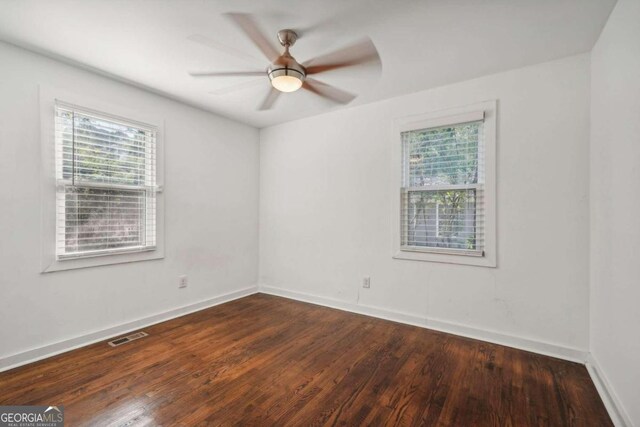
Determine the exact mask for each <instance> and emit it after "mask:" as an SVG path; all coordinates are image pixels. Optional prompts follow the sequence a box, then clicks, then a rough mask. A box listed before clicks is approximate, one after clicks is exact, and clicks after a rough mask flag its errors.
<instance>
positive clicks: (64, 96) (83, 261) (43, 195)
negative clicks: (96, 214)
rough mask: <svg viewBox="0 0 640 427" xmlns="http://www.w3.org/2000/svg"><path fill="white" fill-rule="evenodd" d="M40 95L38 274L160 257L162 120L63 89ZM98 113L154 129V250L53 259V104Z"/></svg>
mask: <svg viewBox="0 0 640 427" xmlns="http://www.w3.org/2000/svg"><path fill="white" fill-rule="evenodd" d="M39 93H40V132H41V133H40V143H41V149H40V155H41V168H40V199H41V208H42V209H41V212H42V218H41V227H42V232H41V239H42V241H41V271H42V272H43V273H48V272H54V271H61V270H72V269H77V268H87V267H97V266H102V265H111V264H121V263H129V262H136V261H147V260H154V259H161V258H164V194H163V192H162V189H163V188H164V120H163V119H162V118H161V117H158V116H154V115H153V114H148V113H146V112H145V113H140V112H139V111H137V110H133V109H131V108H129V107H127V106H123V105H116V104H113V103H110V102H108V101H104V100H101V99H97V98H96V97H94V96H88V95H84V94H79V93H75V92H70V91H68V90H64V89H58V88H51V87H46V86H42V85H41V86H39ZM56 100H58V101H62V102H64V103H66V104H71V105H77V106H79V107H82V108H85V109H89V110H94V111H101V112H104V113H107V114H110V115H113V116H119V117H124V118H127V119H130V120H132V121H136V122H140V123H147V124H149V125H153V126H154V127H156V129H157V134H156V183H157V187H158V189H159V191H158V193H157V194H156V248H155V249H154V250H145V251H129V252H121V253H114V254H105V255H100V256H88V257H79V258H67V259H60V260H59V259H57V258H56V248H55V245H56V242H55V236H56V174H55V137H54V135H55V132H54V126H55V117H54V114H55V102H56Z"/></svg>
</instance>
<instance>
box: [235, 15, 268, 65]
mask: <svg viewBox="0 0 640 427" xmlns="http://www.w3.org/2000/svg"><path fill="white" fill-rule="evenodd" d="M227 15H228V16H229V18H231V20H232V21H233V22H234V23H235V24H236V25H237V26H238V27H240V29H241V30H242V31H243V32H244V33H245V34H246V35H247V37H249V39H251V41H252V42H253V43H254V44H255V45H256V46H257V47H258V49H260V51H261V52H262V53H263V54H264V56H265V57H266V58H267V59H268V60H269V61H274V60H275V59H276V58H277V57H278V56H280V53H279V52H278V50H277V49H276V48H275V47H274V46H273V45H272V44H271V41H270V40H269V39H268V38H267V37H265V36H264V34H263V33H262V31H261V30H260V28H259V27H258V24H256V22H255V20H254V19H253V17H252V16H251V15H249V14H246V13H227Z"/></svg>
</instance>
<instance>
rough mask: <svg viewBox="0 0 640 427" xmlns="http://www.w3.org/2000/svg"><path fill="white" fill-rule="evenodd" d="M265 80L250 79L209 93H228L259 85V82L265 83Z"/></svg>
mask: <svg viewBox="0 0 640 427" xmlns="http://www.w3.org/2000/svg"><path fill="white" fill-rule="evenodd" d="M264 83H265V81H264V80H263V79H257V80H250V81H248V82H242V83H240V84H237V85H233V86H227V87H223V88H221V89H217V90H212V91H210V92H209V93H210V94H211V95H226V94H228V93H232V92H236V91H239V90H243V89H247V88H249V87H252V86H257V85H258V84H264Z"/></svg>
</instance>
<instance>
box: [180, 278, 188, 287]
mask: <svg viewBox="0 0 640 427" xmlns="http://www.w3.org/2000/svg"><path fill="white" fill-rule="evenodd" d="M178 280H179V282H178V287H179V288H186V287H187V285H188V284H189V280H188V279H187V276H180V277H178Z"/></svg>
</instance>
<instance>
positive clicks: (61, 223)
mask: <svg viewBox="0 0 640 427" xmlns="http://www.w3.org/2000/svg"><path fill="white" fill-rule="evenodd" d="M55 153H56V251H55V252H56V257H57V259H58V260H63V259H67V258H74V257H87V256H98V255H107V254H114V253H122V252H131V251H145V250H153V249H155V245H156V192H157V187H156V130H155V129H154V128H153V127H151V126H147V125H143V124H140V123H135V122H132V121H128V120H124V119H119V118H115V117H111V116H107V115H105V114H102V113H96V112H92V111H88V110H83V109H79V108H78V107H74V106H71V105H66V104H63V103H60V102H58V103H56V106H55Z"/></svg>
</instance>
